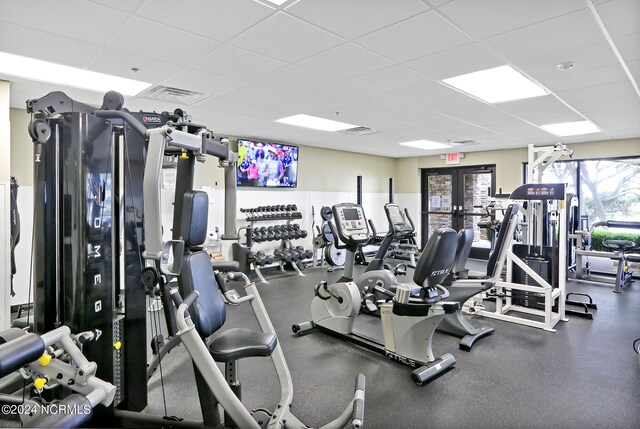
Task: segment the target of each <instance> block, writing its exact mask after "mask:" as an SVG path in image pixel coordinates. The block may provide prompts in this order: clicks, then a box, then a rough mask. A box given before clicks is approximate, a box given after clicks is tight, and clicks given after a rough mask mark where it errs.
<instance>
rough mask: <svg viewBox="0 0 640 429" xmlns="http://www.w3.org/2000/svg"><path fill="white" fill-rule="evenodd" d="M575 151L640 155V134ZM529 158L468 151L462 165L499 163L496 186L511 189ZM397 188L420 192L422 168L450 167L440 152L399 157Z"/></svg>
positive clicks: (522, 151)
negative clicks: (414, 156)
mask: <svg viewBox="0 0 640 429" xmlns="http://www.w3.org/2000/svg"><path fill="white" fill-rule="evenodd" d="M568 147H569V148H570V149H572V150H573V151H574V154H573V159H589V158H606V157H618V156H640V138H635V139H624V140H605V141H595V142H588V143H576V144H570V145H568ZM524 162H527V149H526V148H517V149H504V150H490V151H485V152H466V153H465V158H464V159H462V160H461V161H460V166H472V165H482V164H495V165H496V188H497V190H499V189H500V188H502V191H503V192H505V193H509V192H511V191H513V190H514V189H515V188H516V187H517V186H519V185H521V184H522V163H524ZM396 163H397V169H396V192H399V193H400V192H411V193H416V192H420V169H422V168H437V167H450V166H448V165H445V162H444V161H443V160H442V159H440V156H424V157H420V158H401V159H398V160H397V161H396Z"/></svg>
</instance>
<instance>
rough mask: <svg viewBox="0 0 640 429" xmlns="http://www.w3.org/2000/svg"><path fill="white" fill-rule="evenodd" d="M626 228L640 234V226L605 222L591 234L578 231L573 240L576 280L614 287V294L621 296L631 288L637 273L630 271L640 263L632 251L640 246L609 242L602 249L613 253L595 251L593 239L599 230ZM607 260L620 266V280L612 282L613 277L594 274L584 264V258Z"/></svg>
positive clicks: (635, 223) (630, 242)
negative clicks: (627, 288) (592, 243)
mask: <svg viewBox="0 0 640 429" xmlns="http://www.w3.org/2000/svg"><path fill="white" fill-rule="evenodd" d="M602 227H606V228H623V229H631V230H640V222H627V221H615V220H609V221H602V222H596V223H594V224H593V225H591V228H589V230H588V231H585V230H576V231H575V232H574V234H573V235H571V236H570V238H572V239H574V240H575V250H574V255H575V278H576V279H578V280H594V281H600V282H605V283H613V284H614V288H613V292H615V293H621V292H622V288H623V287H626V286H629V285H630V284H631V283H632V282H633V272H632V271H631V270H630V269H629V263H633V262H640V255H639V254H632V253H629V251H637V250H638V248H639V246H640V243H635V242H633V241H631V240H613V239H605V240H603V241H602V245H603V246H604V247H606V248H609V249H611V251H606V250H601V251H598V250H592V249H591V235H592V234H593V232H594V231H595V230H596V229H597V228H602ZM591 256H593V257H596V258H607V259H611V260H612V261H616V262H617V263H618V267H617V269H616V276H615V278H614V279H612V278H611V277H610V276H605V275H597V274H592V273H591V269H590V263H589V262H586V263H585V262H584V260H583V258H585V257H587V258H589V257H591Z"/></svg>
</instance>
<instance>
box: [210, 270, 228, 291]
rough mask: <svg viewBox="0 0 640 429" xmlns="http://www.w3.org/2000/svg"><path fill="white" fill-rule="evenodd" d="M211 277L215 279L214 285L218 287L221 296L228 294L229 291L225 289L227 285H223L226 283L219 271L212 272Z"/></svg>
mask: <svg viewBox="0 0 640 429" xmlns="http://www.w3.org/2000/svg"><path fill="white" fill-rule="evenodd" d="M213 276H214V277H215V278H216V283H218V287H219V288H220V290H221V291H222V294H223V295H224V294H225V293H227V292H229V290H228V289H227V285H226V284H225V283H226V282H227V281H226V280H225V279H224V277H222V274H220V271H214V273H213Z"/></svg>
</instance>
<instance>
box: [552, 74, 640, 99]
mask: <svg viewBox="0 0 640 429" xmlns="http://www.w3.org/2000/svg"><path fill="white" fill-rule="evenodd" d="M634 92H635V91H634V89H633V86H632V85H631V82H629V81H628V80H626V81H625V80H623V81H620V82H615V83H609V84H605V85H597V86H589V87H586V88H578V89H572V90H567V91H564V90H563V91H556V95H557V96H558V97H560V98H561V99H562V100H564V101H565V102H567V103H569V104H570V105H575V104H578V103H582V102H589V101H595V102H597V101H599V100H606V99H608V98H616V97H623V96H625V95H632V94H634Z"/></svg>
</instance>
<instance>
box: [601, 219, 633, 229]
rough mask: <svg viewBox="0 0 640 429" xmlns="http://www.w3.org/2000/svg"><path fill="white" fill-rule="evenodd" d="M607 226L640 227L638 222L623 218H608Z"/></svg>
mask: <svg viewBox="0 0 640 429" xmlns="http://www.w3.org/2000/svg"><path fill="white" fill-rule="evenodd" d="M607 226H608V227H610V228H627V229H640V222H631V221H623V220H608V221H607Z"/></svg>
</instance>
